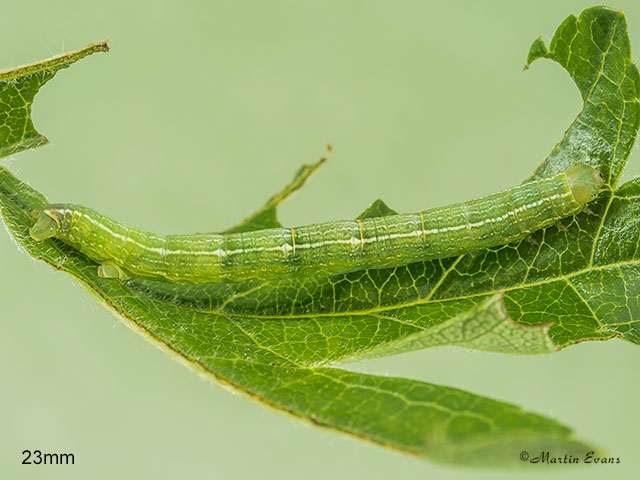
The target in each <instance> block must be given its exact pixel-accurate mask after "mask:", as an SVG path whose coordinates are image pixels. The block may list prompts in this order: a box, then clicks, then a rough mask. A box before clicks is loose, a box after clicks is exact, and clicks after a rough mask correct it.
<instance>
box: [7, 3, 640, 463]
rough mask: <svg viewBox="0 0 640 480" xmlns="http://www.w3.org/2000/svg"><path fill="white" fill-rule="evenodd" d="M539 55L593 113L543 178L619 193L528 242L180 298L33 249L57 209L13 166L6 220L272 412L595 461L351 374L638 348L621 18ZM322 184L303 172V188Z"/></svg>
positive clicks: (150, 333)
mask: <svg viewBox="0 0 640 480" xmlns="http://www.w3.org/2000/svg"><path fill="white" fill-rule="evenodd" d="M565 44H566V45H565ZM540 57H547V58H549V59H552V60H554V61H556V62H557V63H559V64H560V65H561V66H562V67H564V68H565V69H566V70H568V71H569V73H570V75H571V76H572V78H573V79H574V81H575V82H576V84H577V85H578V87H579V89H580V91H581V92H582V94H583V99H584V102H585V104H584V108H583V110H582V111H581V112H580V114H579V115H578V118H577V119H576V121H575V122H574V123H573V124H572V126H571V127H570V128H569V130H567V132H566V133H565V136H564V137H563V139H562V140H561V141H560V143H559V144H558V145H557V146H556V147H555V148H554V149H553V151H552V153H551V155H550V156H549V158H548V159H547V160H546V161H545V162H544V163H543V164H542V165H541V166H540V167H539V168H538V169H537V171H536V175H539V176H542V175H547V174H550V173H553V172H556V171H560V170H564V169H566V168H567V167H568V166H569V165H571V164H574V163H577V162H583V163H590V164H592V165H596V164H597V165H600V169H601V170H602V171H603V173H604V174H605V177H606V180H607V183H608V185H609V187H610V190H607V191H606V192H604V193H603V194H601V195H600V197H599V199H598V200H597V201H596V202H594V204H590V209H591V212H585V213H583V214H581V215H578V216H576V217H574V218H569V219H567V220H565V221H564V222H562V223H563V225H562V228H556V227H554V228H549V229H546V230H543V231H540V232H536V233H535V234H534V235H533V236H532V238H530V239H529V240H528V241H523V242H520V243H518V244H511V245H505V246H502V247H498V248H494V249H490V250H486V251H481V252H477V253H475V254H471V255H465V256H463V257H459V258H449V259H442V260H437V261H429V262H421V263H418V264H412V265H407V266H398V267H397V268H392V269H384V270H367V271H362V272H354V273H350V274H347V275H337V276H335V277H332V278H328V279H327V278H303V279H299V278H290V279H283V280H279V281H272V282H268V283H263V284H248V285H244V284H241V285H236V284H234V285H224V284H216V285H204V286H203V285H196V286H178V285H173V284H171V283H168V282H162V281H151V280H141V279H132V280H130V281H127V282H120V281H117V280H104V279H101V278H99V277H98V276H97V268H96V267H97V264H96V263H95V262H94V261H93V260H91V259H89V258H87V257H85V256H83V255H81V254H80V253H78V252H77V251H75V250H73V249H72V248H70V247H68V246H66V245H64V244H62V243H61V242H59V241H56V240H46V241H43V242H39V243H36V242H34V241H33V240H32V239H31V237H30V236H29V235H28V229H29V227H30V226H31V224H32V220H31V218H30V216H29V214H30V212H31V211H32V210H33V209H35V208H37V207H39V206H41V205H43V204H44V203H46V201H45V199H44V198H43V197H42V196H41V195H40V194H38V193H37V192H36V191H35V190H33V189H32V188H31V187H29V186H27V185H26V184H24V183H22V182H20V181H19V180H17V179H16V178H15V177H13V176H12V175H11V174H10V173H9V172H8V171H7V170H6V169H0V205H1V206H2V216H3V219H4V221H5V224H6V226H7V228H8V230H9V232H10V233H11V235H12V236H13V238H14V239H15V240H16V241H17V243H18V244H20V245H21V246H22V247H24V249H25V250H26V251H27V252H28V253H29V254H30V255H32V256H33V257H35V258H38V259H41V260H43V261H45V262H47V263H48V264H50V265H52V266H53V267H55V268H58V269H60V270H63V271H66V272H68V273H70V274H71V275H72V276H73V277H75V278H76V279H77V280H78V281H80V283H81V284H83V285H84V286H85V287H86V288H87V289H89V291H91V292H92V293H93V294H94V295H96V296H97V297H98V298H99V299H100V300H101V301H102V302H103V303H104V304H105V305H106V306H107V307H108V308H110V309H111V310H113V311H114V312H115V313H116V314H117V315H118V316H119V317H120V318H121V319H122V320H123V321H124V322H126V323H127V324H129V325H130V326H132V327H135V328H136V329H137V330H138V331H140V332H141V333H142V334H143V335H145V336H146V337H147V338H149V339H150V340H152V341H153V342H155V343H156V344H158V345H160V346H162V347H163V348H165V349H166V351H167V352H169V353H171V354H172V355H175V356H177V357H178V358H180V359H182V360H184V361H185V362H186V363H187V364H188V365H189V366H190V367H191V368H193V369H194V370H195V371H197V372H199V373H201V374H205V375H207V376H210V377H212V378H215V379H216V380H218V381H220V382H223V383H226V384H229V385H231V386H233V387H234V388H236V389H238V390H239V391H242V392H245V393H246V394H248V395H250V396H251V397H253V398H256V399H258V400H260V401H262V402H264V403H265V404H268V405H270V406H273V407H275V408H278V409H280V410H283V411H286V412H289V413H291V414H293V415H295V416H298V417H301V418H304V419H307V420H310V421H311V422H313V423H316V424H321V425H324V426H328V427H331V428H334V429H338V430H341V431H344V432H347V433H350V434H353V435H356V436H359V437H361V438H365V439H369V440H372V441H375V442H377V443H379V444H383V445H386V446H389V447H391V448H395V449H399V450H402V451H406V452H411V453H414V454H418V455H422V456H425V457H429V458H431V459H434V460H437V461H443V462H450V463H457V464H470V465H478V464H487V465H491V466H494V467H495V466H500V465H511V464H521V461H520V460H519V458H518V455H519V452H520V451H521V450H530V451H539V450H541V449H543V448H544V449H545V450H550V451H551V452H552V453H551V454H552V455H553V452H557V453H558V454H561V455H564V454H565V453H566V454H574V455H582V454H584V452H585V450H586V449H590V447H588V446H586V445H584V444H582V443H580V442H578V441H576V440H574V439H573V436H572V433H571V431H570V430H569V429H568V428H566V427H564V426H561V425H560V424H558V423H556V422H555V421H553V420H550V419H547V418H544V417H541V416H539V415H535V414H532V413H528V412H524V411H522V410H521V409H520V408H518V407H516V406H513V405H509V404H505V403H502V402H497V401H494V400H491V399H488V398H485V397H480V396H476V395H473V394H471V393H467V392H462V391H459V390H455V389H451V388H448V387H444V386H438V385H432V384H427V383H424V382H418V381H413V380H409V379H401V378H389V377H379V376H375V375H365V374H360V373H354V372H349V371H346V370H343V369H338V368H335V366H336V365H337V364H339V363H341V362H343V363H344V362H347V361H352V360H357V359H362V358H369V357H374V356H382V355H389V354H394V353H399V352H404V351H408V350H412V349H416V348H424V347H427V346H436V345H460V346H464V347H466V348H474V349H479V350H489V351H497V352H509V353H540V352H552V351H555V350H558V349H561V348H563V347H566V346H567V345H570V344H572V343H576V342H579V341H584V340H588V339H608V338H613V337H619V338H623V339H626V340H628V341H630V342H634V343H640V335H639V332H640V323H639V321H638V318H639V317H640V315H639V313H640V303H639V300H638V298H640V295H639V294H640V281H639V280H638V270H639V269H640V268H639V267H640V259H639V258H638V257H639V254H638V253H637V252H638V250H639V248H638V247H639V246H640V232H639V230H638V228H637V222H636V221H635V218H636V216H637V215H636V212H637V211H638V210H640V203H639V202H638V200H639V199H640V182H638V181H631V182H629V183H627V184H625V185H623V186H621V187H619V188H616V184H617V180H618V178H619V175H620V173H621V171H622V169H623V168H624V165H625V164H626V159H627V156H628V154H629V152H630V149H631V147H632V145H633V142H634V141H635V137H636V134H637V129H638V123H639V120H640V113H639V112H640V110H639V104H638V96H639V91H640V81H639V76H638V71H637V69H636V68H635V66H634V65H633V63H632V62H631V59H630V53H629V41H628V38H627V34H626V24H625V20H624V16H623V14H622V13H620V12H616V11H613V10H610V9H607V8H601V7H599V8H593V9H588V10H585V11H584V12H583V13H582V14H581V15H580V17H578V18H576V17H573V16H572V17H569V18H568V19H567V20H566V21H565V22H564V23H563V24H562V25H561V26H560V28H559V29H558V31H557V32H556V34H555V35H554V38H553V40H552V42H551V45H550V48H549V49H546V47H544V44H543V43H542V41H541V40H536V42H534V46H533V47H532V50H531V53H530V55H529V63H530V62H531V61H533V60H535V59H536V58H540ZM317 166H318V164H316V168H317ZM306 168H307V169H309V168H310V169H314V167H313V166H312V167H306ZM307 177H308V174H305V173H304V171H303V172H302V173H300V174H299V175H298V176H297V177H296V179H302V180H301V182H304V180H305V179H306V178H307ZM296 181H297V180H296ZM296 181H294V183H293V184H291V185H290V186H289V187H287V189H285V190H284V191H283V192H281V193H280V194H278V195H276V196H275V197H273V198H272V199H271V200H270V201H269V202H267V204H266V205H265V207H263V208H262V209H261V210H260V211H258V213H256V214H255V215H254V216H252V217H250V218H249V219H248V220H246V221H245V222H243V223H242V224H241V225H240V226H239V227H237V228H236V229H234V231H242V230H243V229H244V230H250V229H255V228H264V226H274V225H278V223H277V220H276V208H277V205H278V204H279V203H280V202H281V201H282V200H283V199H284V198H285V197H286V196H287V195H288V194H289V193H291V192H292V191H293V190H295V189H296V188H299V186H300V185H301V182H300V183H299V184H297V183H296ZM292 185H293V187H292ZM296 185H297V186H296ZM374 205H375V207H373V209H372V208H370V209H368V210H367V211H366V212H365V214H370V213H372V212H374V211H375V212H378V213H379V214H380V215H383V214H385V213H388V207H386V206H384V207H383V205H384V204H383V203H382V202H379V203H375V204H374Z"/></svg>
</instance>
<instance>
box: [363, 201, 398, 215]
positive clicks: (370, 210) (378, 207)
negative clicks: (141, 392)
mask: <svg viewBox="0 0 640 480" xmlns="http://www.w3.org/2000/svg"><path fill="white" fill-rule="evenodd" d="M395 213H397V212H396V211H395V210H393V209H391V208H389V207H388V206H387V204H386V203H384V202H383V201H382V200H380V199H377V200H375V201H374V202H373V203H372V204H371V205H369V206H368V207H367V208H366V210H365V211H364V212H362V213H361V214H360V215H358V220H362V219H363V218H372V217H386V216H387V215H393V214H395Z"/></svg>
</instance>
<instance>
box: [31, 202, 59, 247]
mask: <svg viewBox="0 0 640 480" xmlns="http://www.w3.org/2000/svg"><path fill="white" fill-rule="evenodd" d="M31 215H32V216H33V217H34V218H35V219H36V223H35V225H33V227H31V228H30V229H29V234H30V235H31V238H33V239H34V240H35V241H36V242H39V241H41V240H45V239H47V238H51V237H54V236H56V234H57V233H58V232H59V231H60V221H59V220H58V218H57V217H56V216H55V215H54V214H53V213H52V212H50V211H48V210H47V209H44V210H36V211H35V212H33V213H32V214H31Z"/></svg>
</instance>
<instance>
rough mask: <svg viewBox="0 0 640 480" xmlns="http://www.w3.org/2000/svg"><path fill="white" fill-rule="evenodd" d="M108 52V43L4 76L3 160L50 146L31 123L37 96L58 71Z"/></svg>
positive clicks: (0, 93) (0, 76)
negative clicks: (25, 151)
mask: <svg viewBox="0 0 640 480" xmlns="http://www.w3.org/2000/svg"><path fill="white" fill-rule="evenodd" d="M107 51H109V45H108V43H107V41H106V40H105V41H104V42H99V43H94V44H93V45H88V46H86V47H85V48H82V49H80V50H77V51H75V52H70V53H67V54H64V55H59V56H57V57H54V58H50V59H49V60H46V61H44V62H40V63H34V64H32V65H26V66H24V67H19V68H16V69H13V70H8V71H6V72H0V158H2V157H6V156H7V155H12V154H14V153H17V152H20V151H22V150H27V149H29V148H35V147H39V146H41V145H46V144H47V143H49V141H48V140H47V138H46V137H45V136H44V135H41V134H40V133H38V131H37V130H36V129H35V127H34V126H33V122H32V121H31V104H32V103H33V99H34V97H35V96H36V93H38V91H39V90H40V88H41V87H42V86H43V85H44V84H45V83H47V82H48V81H49V80H51V79H52V78H53V76H54V75H55V74H56V73H57V72H58V70H62V69H63V68H67V67H68V66H69V65H71V64H72V63H75V62H77V61H78V60H80V59H82V58H84V57H86V56H88V55H91V54H93V53H96V52H107Z"/></svg>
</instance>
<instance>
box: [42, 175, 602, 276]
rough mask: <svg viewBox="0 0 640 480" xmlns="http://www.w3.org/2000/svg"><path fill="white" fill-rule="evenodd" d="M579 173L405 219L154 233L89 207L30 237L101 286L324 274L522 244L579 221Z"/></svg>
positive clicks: (57, 216)
mask: <svg viewBox="0 0 640 480" xmlns="http://www.w3.org/2000/svg"><path fill="white" fill-rule="evenodd" d="M602 182H603V180H602V177H601V175H600V173H599V172H598V171H597V170H595V169H594V168H592V167H589V166H587V165H575V166H574V167H572V168H570V169H569V170H567V171H566V172H561V173H558V174H556V175H553V176H551V177H548V178H543V179H541V180H535V181H532V182H529V183H525V184H522V185H519V186H517V187H513V188H510V189H508V190H505V191H503V192H500V193H496V194H493V195H489V196H487V197H483V198H480V199H477V200H472V201H468V202H464V203H458V204H454V205H450V206H446V207H442V208H434V209H430V210H423V211H421V212H417V213H410V214H395V215H389V216H384V217H374V218H364V219H362V220H355V221H336V222H327V223H321V224H316V225H307V226H303V227H298V228H269V229H265V230H256V231H252V232H245V233H230V234H215V233H212V234H195V235H158V234H155V233H150V232H145V231H143V230H139V229H136V228H131V227H127V226H126V225H124V224H122V223H119V222H117V221H115V220H113V219H111V218H108V217H106V216H104V215H101V214H99V213H97V212H95V211H93V210H91V209H89V208H86V207H83V206H78V205H71V204H54V205H49V206H47V207H46V208H44V209H42V210H39V211H36V212H34V213H33V215H34V218H35V219H36V223H35V225H34V226H33V227H32V228H31V230H30V233H31V236H32V237H33V238H34V239H35V240H37V241H40V240H44V239H46V238H50V237H55V238H57V239H59V240H62V241H63V242H64V243H66V244H68V245H70V246H72V247H73V248H75V249H77V250H79V251H80V252H82V253H83V254H85V255H87V256H89V257H91V258H93V259H94V260H96V261H98V262H100V263H101V266H100V267H99V269H98V273H99V275H100V276H101V277H104V278H119V279H123V280H124V279H128V278H132V277H144V278H160V279H166V280H169V281H171V282H174V283H180V284H194V283H212V282H220V281H223V282H240V281H246V280H269V279H274V278H279V277H282V276H285V275H295V274H321V275H332V274H339V273H347V272H352V271H357V270H363V269H368V268H385V267H394V266H399V265H406V264H409V263H413V262H419V261H422V260H427V259H434V258H446V257H451V256H455V255H461V254H464V253H467V252H470V251H474V250H479V249H482V248H487V247H493V246H496V245H502V244H505V243H510V242H513V241H516V240H521V239H522V238H524V237H525V236H526V235H527V234H529V233H531V232H533V231H535V230H538V229H541V228H544V227H547V226H549V225H552V224H554V223H555V222H557V221H558V220H560V219H562V218H564V217H567V216H570V215H574V214H577V213H579V212H580V211H581V210H582V208H583V207H584V205H585V204H586V203H587V202H590V201H591V200H593V199H594V198H595V197H596V196H597V194H598V191H599V189H600V186H601V185H602Z"/></svg>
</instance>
